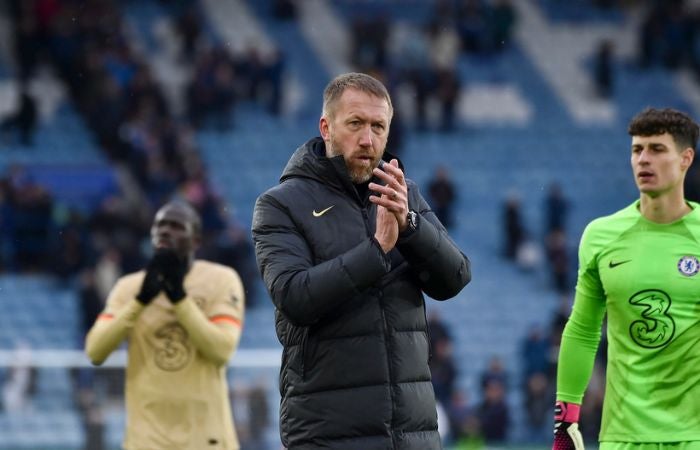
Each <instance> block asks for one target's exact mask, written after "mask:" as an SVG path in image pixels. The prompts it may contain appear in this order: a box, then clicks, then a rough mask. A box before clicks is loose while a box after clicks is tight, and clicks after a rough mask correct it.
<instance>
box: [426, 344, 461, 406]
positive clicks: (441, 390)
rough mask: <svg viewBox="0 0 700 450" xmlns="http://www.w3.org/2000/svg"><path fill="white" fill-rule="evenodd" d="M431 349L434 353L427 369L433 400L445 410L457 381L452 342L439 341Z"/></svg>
mask: <svg viewBox="0 0 700 450" xmlns="http://www.w3.org/2000/svg"><path fill="white" fill-rule="evenodd" d="M433 348H434V349H435V351H434V353H432V356H431V358H430V362H429V363H428V367H430V376H431V379H432V382H433V390H434V391H435V399H436V400H437V401H438V403H440V404H442V405H443V406H444V407H445V408H447V407H448V405H449V404H450V399H451V398H452V394H453V392H454V389H455V382H456V381H457V366H456V364H455V361H454V356H453V354H452V341H451V340H449V339H440V340H438V341H437V342H436V343H435V344H434V345H433Z"/></svg>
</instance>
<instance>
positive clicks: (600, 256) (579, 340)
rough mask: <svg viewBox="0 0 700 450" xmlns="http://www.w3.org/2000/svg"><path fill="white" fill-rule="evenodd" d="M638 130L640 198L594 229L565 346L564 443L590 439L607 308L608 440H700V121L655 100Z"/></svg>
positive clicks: (561, 388)
mask: <svg viewBox="0 0 700 450" xmlns="http://www.w3.org/2000/svg"><path fill="white" fill-rule="evenodd" d="M628 133H629V135H630V136H631V157H630V162H631V168H632V174H633V176H634V180H635V183H636V185H637V188H638V190H639V199H638V200H636V201H634V202H633V203H632V204H630V205H629V206H627V207H626V208H624V209H622V210H620V211H618V212H616V213H614V214H612V215H609V216H606V217H603V218H599V219H596V220H594V221H593V222H591V223H590V224H589V225H588V226H587V227H586V229H585V231H584V233H583V237H582V239H581V245H580V248H579V272H578V273H579V275H578V281H577V285H576V297H575V300H574V306H573V311H572V313H571V316H570V318H569V321H568V322H567V324H566V328H565V329H564V333H563V337H562V343H561V350H560V352H559V366H558V372H557V402H556V409H555V441H554V446H553V448H554V449H564V450H566V449H579V448H583V439H582V438H581V433H580V432H579V431H578V422H579V413H580V411H581V406H580V405H581V402H582V399H583V394H584V391H585V389H586V386H587V385H588V383H589V380H590V378H591V374H592V372H593V367H594V361H595V357H596V350H597V348H598V344H599V342H600V338H601V326H602V323H603V319H604V317H605V316H606V315H607V333H606V334H607V337H608V340H609V341H608V345H609V346H608V351H607V352H606V353H607V355H608V358H609V359H608V363H607V373H606V389H605V403H604V406H603V410H604V412H603V417H604V418H605V421H604V422H603V423H602V426H601V433H600V437H599V439H600V441H601V442H602V443H603V445H602V447H603V448H621V447H622V446H621V445H616V444H614V443H615V442H626V443H630V444H629V445H627V447H629V448H634V447H642V446H657V447H663V446H665V443H669V442H673V443H674V444H673V446H676V447H679V448H698V447H700V415H698V414H697V411H698V399H699V398H700V376H699V375H698V374H700V357H698V356H700V353H699V352H698V351H699V350H700V326H699V325H700V317H699V316H698V300H697V298H698V297H697V288H696V286H695V285H696V283H697V279H698V278H697V275H698V271H699V270H700V263H699V262H698V259H697V253H698V252H697V249H698V246H697V241H696V239H695V236H698V235H699V234H700V227H699V226H698V220H699V219H700V215H699V214H700V205H698V204H697V203H690V202H688V201H687V200H686V199H685V198H684V191H683V181H684V178H685V176H686V172H687V170H688V168H689V167H690V165H691V164H692V163H693V159H694V157H695V149H696V146H697V142H698V134H699V133H700V127H698V124H697V123H696V122H695V121H693V120H692V119H691V118H690V117H689V116H688V115H686V114H684V113H682V112H680V111H677V110H674V109H653V108H648V109H645V110H644V111H642V112H640V113H639V114H637V115H636V116H635V117H634V118H633V119H632V121H631V122H630V124H629V126H628ZM640 242H644V245H643V246H640V245H639V243H640ZM652 392H653V395H651V394H650V393H652ZM642 443H644V444H643V445H642ZM659 443H664V444H659ZM632 444H634V445H632ZM652 444H653V445H652Z"/></svg>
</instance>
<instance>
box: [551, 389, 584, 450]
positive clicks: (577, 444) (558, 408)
mask: <svg viewBox="0 0 700 450" xmlns="http://www.w3.org/2000/svg"><path fill="white" fill-rule="evenodd" d="M580 410H581V405H577V404H576V403H568V402H562V401H561V400H558V401H557V403H556V405H555V407H554V444H553V445H552V450H584V447H583V436H581V432H580V431H579V429H578V416H579V412H580Z"/></svg>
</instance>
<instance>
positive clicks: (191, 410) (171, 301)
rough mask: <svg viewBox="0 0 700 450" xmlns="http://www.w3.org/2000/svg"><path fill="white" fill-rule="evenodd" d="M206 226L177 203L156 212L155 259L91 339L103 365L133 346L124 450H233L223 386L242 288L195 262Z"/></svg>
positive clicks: (129, 283)
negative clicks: (125, 344)
mask: <svg viewBox="0 0 700 450" xmlns="http://www.w3.org/2000/svg"><path fill="white" fill-rule="evenodd" d="M199 233H200V221H199V216H198V215H197V213H196V212H195V211H194V210H193V209H192V208H191V207H189V205H186V204H183V203H177V202H171V203H168V204H166V205H165V206H163V207H162V208H161V209H160V210H159V211H158V213H157V214H156V218H155V221H154V223H153V227H152V228H151V237H152V241H153V245H154V247H155V253H154V256H153V258H152V260H151V261H150V263H149V265H148V267H147V268H146V270H143V271H140V272H137V273H134V274H130V275H126V276H124V277H122V278H121V279H119V281H118V282H117V283H116V285H115V286H114V287H113V289H112V291H111V293H110V295H109V298H108V300H107V305H106V307H105V309H104V311H103V312H102V314H100V316H99V317H98V319H97V321H96V323H95V325H94V326H93V327H92V329H91V330H90V332H89V333H88V335H87V338H86V352H87V354H88V356H89V357H90V359H91V360H92V361H93V362H94V363H95V364H100V363H102V362H103V361H104V360H105V359H106V358H107V357H108V356H109V354H110V353H111V352H112V351H113V350H115V349H116V348H117V347H118V346H119V345H120V344H121V342H123V341H124V340H125V339H126V340H128V364H127V369H126V408H127V426H126V432H125V438H124V449H126V450H237V449H239V444H238V439H237V437H236V433H235V429H234V426H233V418H232V414H231V408H230V404H229V397H228V383H227V381H226V366H227V362H228V360H229V358H230V356H231V354H232V353H233V351H234V350H235V348H236V346H237V345H238V341H239V338H240V334H241V326H242V322H243V314H244V290H243V285H242V283H241V280H240V278H239V277H238V275H237V274H236V272H235V271H233V270H232V269H231V268H229V267H226V266H222V265H219V264H215V263H211V262H207V261H201V260H194V252H195V250H196V248H197V245H198V243H199Z"/></svg>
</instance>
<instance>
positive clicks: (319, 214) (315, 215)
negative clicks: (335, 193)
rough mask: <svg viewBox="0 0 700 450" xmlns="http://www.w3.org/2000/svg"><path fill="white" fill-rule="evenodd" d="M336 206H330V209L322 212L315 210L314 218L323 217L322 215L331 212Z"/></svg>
mask: <svg viewBox="0 0 700 450" xmlns="http://www.w3.org/2000/svg"><path fill="white" fill-rule="evenodd" d="M334 206H335V205H331V206H329V207H328V208H326V209H323V210H321V211H316V210H315V209H314V210H313V215H314V217H321V216H322V215H324V214H325V213H327V212H328V211H330V210H331V208H332V207H334Z"/></svg>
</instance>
